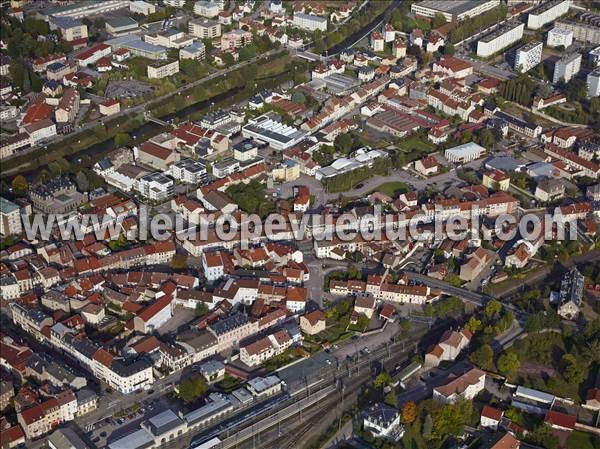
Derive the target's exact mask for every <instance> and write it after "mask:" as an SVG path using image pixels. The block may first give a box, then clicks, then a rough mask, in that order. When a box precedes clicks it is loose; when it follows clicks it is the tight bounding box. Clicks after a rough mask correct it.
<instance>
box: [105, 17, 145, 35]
mask: <svg viewBox="0 0 600 449" xmlns="http://www.w3.org/2000/svg"><path fill="white" fill-rule="evenodd" d="M105 27H106V32H107V33H108V34H110V35H111V36H123V35H124V34H131V33H135V32H136V31H138V30H139V25H138V23H137V22H136V21H135V20H133V19H132V18H131V17H115V18H114V19H110V20H107V21H106V24H105Z"/></svg>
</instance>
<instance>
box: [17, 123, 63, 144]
mask: <svg viewBox="0 0 600 449" xmlns="http://www.w3.org/2000/svg"><path fill="white" fill-rule="evenodd" d="M21 131H23V132H25V133H26V134H27V135H28V136H29V143H30V145H31V146H34V145H37V144H38V143H40V142H43V141H47V140H49V139H51V138H52V137H54V136H56V125H55V124H54V123H52V120H50V119H45V120H40V121H39V122H35V123H31V124H29V125H26V126H23V127H22V128H21Z"/></svg>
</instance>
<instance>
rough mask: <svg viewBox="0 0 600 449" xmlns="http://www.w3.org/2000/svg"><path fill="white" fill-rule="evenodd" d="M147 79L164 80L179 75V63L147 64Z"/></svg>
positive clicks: (157, 62) (160, 62) (159, 62)
mask: <svg viewBox="0 0 600 449" xmlns="http://www.w3.org/2000/svg"><path fill="white" fill-rule="evenodd" d="M147 72H148V78H157V79H160V78H166V77H167V76H172V75H175V74H176V73H179V61H178V60H177V59H176V60H174V61H155V62H153V63H151V64H148V67H147Z"/></svg>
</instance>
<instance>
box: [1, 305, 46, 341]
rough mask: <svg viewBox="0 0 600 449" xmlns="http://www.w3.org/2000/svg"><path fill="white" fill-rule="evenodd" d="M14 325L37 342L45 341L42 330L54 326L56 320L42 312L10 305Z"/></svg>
mask: <svg viewBox="0 0 600 449" xmlns="http://www.w3.org/2000/svg"><path fill="white" fill-rule="evenodd" d="M10 311H11V314H12V319H13V323H15V324H16V325H17V326H19V327H21V328H22V329H23V330H24V331H26V332H28V333H30V334H31V335H33V336H34V337H35V338H36V339H37V340H40V341H42V340H44V339H45V337H44V335H43V334H42V329H43V328H44V327H46V326H52V324H53V323H54V320H53V319H52V317H50V316H48V315H46V314H45V313H44V312H42V311H41V310H37V309H26V308H24V307H23V306H21V305H20V304H16V303H12V304H10Z"/></svg>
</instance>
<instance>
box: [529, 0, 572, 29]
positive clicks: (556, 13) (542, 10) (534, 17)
mask: <svg viewBox="0 0 600 449" xmlns="http://www.w3.org/2000/svg"><path fill="white" fill-rule="evenodd" d="M570 4H571V0H551V1H548V2H541V3H540V5H539V6H538V7H537V8H534V9H532V10H531V11H529V14H528V15H527V28H530V29H532V30H539V29H540V28H542V27H543V26H544V25H546V24H547V23H550V22H552V21H553V20H556V19H558V18H559V17H560V16H562V15H563V14H566V13H567V12H569V6H570Z"/></svg>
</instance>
